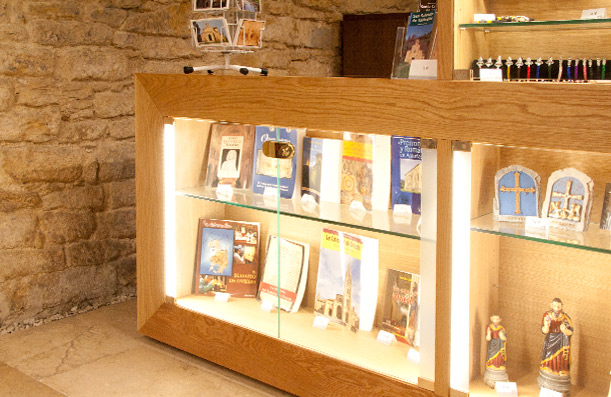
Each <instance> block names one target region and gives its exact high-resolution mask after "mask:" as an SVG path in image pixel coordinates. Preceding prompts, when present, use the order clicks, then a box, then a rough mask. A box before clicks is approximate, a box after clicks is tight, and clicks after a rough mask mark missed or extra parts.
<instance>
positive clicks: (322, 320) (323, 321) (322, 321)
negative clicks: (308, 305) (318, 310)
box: [312, 316, 329, 329]
mask: <svg viewBox="0 0 611 397" xmlns="http://www.w3.org/2000/svg"><path fill="white" fill-rule="evenodd" d="M327 325H329V319H328V318H327V317H323V316H316V317H314V323H313V324H312V326H313V327H314V328H320V329H327Z"/></svg>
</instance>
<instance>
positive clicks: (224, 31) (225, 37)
mask: <svg viewBox="0 0 611 397" xmlns="http://www.w3.org/2000/svg"><path fill="white" fill-rule="evenodd" d="M191 35H192V39H193V42H194V43H195V46H196V47H210V46H230V45H231V44H232V42H231V33H230V31H229V25H228V24H227V20H226V19H225V18H223V17H217V18H204V19H196V20H192V21H191Z"/></svg>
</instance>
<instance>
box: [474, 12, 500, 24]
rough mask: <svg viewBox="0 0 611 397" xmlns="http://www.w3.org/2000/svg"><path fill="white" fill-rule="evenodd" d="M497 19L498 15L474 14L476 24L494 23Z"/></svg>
mask: <svg viewBox="0 0 611 397" xmlns="http://www.w3.org/2000/svg"><path fill="white" fill-rule="evenodd" d="M495 19H496V15H494V14H473V22H474V23H481V22H494V20H495Z"/></svg>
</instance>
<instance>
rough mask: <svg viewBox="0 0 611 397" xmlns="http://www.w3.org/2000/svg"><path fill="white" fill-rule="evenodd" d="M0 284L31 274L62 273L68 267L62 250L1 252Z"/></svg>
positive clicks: (13, 250) (14, 250)
mask: <svg viewBox="0 0 611 397" xmlns="http://www.w3.org/2000/svg"><path fill="white" fill-rule="evenodd" d="M0 263H2V266H0V284H1V283H3V282H6V281H8V280H13V279H19V278H22V277H26V276H28V275H31V274H39V273H50V272H56V271H60V270H62V269H63V268H65V266H66V261H65V259H64V253H63V250H62V249H59V248H58V249H12V250H0Z"/></svg>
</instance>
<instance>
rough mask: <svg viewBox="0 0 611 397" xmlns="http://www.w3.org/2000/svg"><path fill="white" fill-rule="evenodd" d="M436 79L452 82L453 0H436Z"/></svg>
mask: <svg viewBox="0 0 611 397" xmlns="http://www.w3.org/2000/svg"><path fill="white" fill-rule="evenodd" d="M435 18H436V19H437V21H435V22H436V26H437V44H436V46H437V79H438V80H452V71H453V70H454V51H453V48H454V0H437V16H436V17H435Z"/></svg>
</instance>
